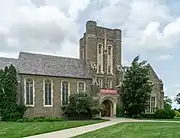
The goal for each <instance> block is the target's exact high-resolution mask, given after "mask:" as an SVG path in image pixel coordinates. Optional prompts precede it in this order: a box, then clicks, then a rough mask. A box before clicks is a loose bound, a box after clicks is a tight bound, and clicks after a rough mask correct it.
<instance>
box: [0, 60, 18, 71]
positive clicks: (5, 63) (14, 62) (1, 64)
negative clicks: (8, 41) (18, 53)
mask: <svg viewBox="0 0 180 138" xmlns="http://www.w3.org/2000/svg"><path fill="white" fill-rule="evenodd" d="M11 64H12V65H13V66H15V67H17V66H18V59H15V58H4V57H0V69H4V68H5V67H6V66H10V65H11Z"/></svg>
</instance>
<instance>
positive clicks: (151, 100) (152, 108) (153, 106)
mask: <svg viewBox="0 0 180 138" xmlns="http://www.w3.org/2000/svg"><path fill="white" fill-rule="evenodd" d="M148 105H149V107H148V108H147V109H146V113H154V112H155V111H156V97H150V98H149V101H148Z"/></svg>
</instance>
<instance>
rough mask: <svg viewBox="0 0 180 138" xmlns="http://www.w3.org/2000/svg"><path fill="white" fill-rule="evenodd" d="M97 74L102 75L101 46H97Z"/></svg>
mask: <svg viewBox="0 0 180 138" xmlns="http://www.w3.org/2000/svg"><path fill="white" fill-rule="evenodd" d="M97 67H98V69H97V73H103V45H102V44H98V45H97Z"/></svg>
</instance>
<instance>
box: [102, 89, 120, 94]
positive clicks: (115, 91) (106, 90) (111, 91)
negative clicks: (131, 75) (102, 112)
mask: <svg viewBox="0 0 180 138" xmlns="http://www.w3.org/2000/svg"><path fill="white" fill-rule="evenodd" d="M101 93H103V94H117V90H112V89H101Z"/></svg>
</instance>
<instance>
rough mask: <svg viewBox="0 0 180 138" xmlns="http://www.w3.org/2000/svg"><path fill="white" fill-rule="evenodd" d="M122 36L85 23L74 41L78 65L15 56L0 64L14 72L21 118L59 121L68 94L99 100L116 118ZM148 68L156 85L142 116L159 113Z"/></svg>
mask: <svg viewBox="0 0 180 138" xmlns="http://www.w3.org/2000/svg"><path fill="white" fill-rule="evenodd" d="M121 34H122V32H121V30H119V29H110V28H104V27H101V26H98V25H97V23H96V22H95V21H88V22H87V23H86V29H85V33H84V36H83V37H82V38H81V39H80V41H79V44H80V45H79V53H80V55H79V57H80V58H79V59H75V58H66V57H58V56H51V55H41V54H33V53H26V52H20V54H19V57H18V59H10V58H0V68H4V67H5V66H7V65H10V64H13V65H14V66H15V67H16V68H17V70H18V73H19V75H18V82H19V87H18V97H19V99H18V101H20V100H22V102H24V103H25V105H26V106H28V107H29V108H28V110H27V111H26V113H25V115H26V116H54V117H55V116H61V115H62V110H61V105H62V103H63V102H66V101H68V97H69V95H70V94H71V93H73V92H75V93H76V92H77V93H78V92H87V93H88V94H89V95H91V96H92V97H93V98H98V99H99V100H100V104H101V105H102V106H103V107H104V109H105V112H103V113H102V114H101V115H102V116H111V117H113V116H116V105H117V104H118V103H119V104H122V102H121V97H120V96H119V95H120V93H121V91H120V88H121V84H122V80H123V77H122V63H121V54H122V51H121V47H122V46H121V39H122V37H121ZM149 67H150V72H151V73H150V78H151V80H152V82H153V83H154V84H155V85H154V87H153V91H152V96H151V98H150V101H149V102H150V105H151V106H150V108H148V109H147V113H153V112H154V111H155V110H156V108H163V98H164V92H163V83H162V81H161V80H160V79H159V78H158V77H157V75H156V73H155V72H154V70H153V69H152V67H151V66H150V65H149Z"/></svg>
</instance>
